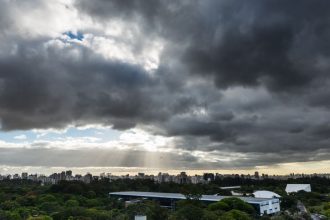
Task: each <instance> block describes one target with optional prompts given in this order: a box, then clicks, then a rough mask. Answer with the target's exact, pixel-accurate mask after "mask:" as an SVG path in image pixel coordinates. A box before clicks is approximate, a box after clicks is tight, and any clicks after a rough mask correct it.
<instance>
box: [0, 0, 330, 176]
mask: <svg viewBox="0 0 330 220" xmlns="http://www.w3.org/2000/svg"><path fill="white" fill-rule="evenodd" d="M0 4H1V7H0V129H1V130H0V173H12V172H22V171H27V172H39V173H46V174H47V173H52V172H58V171H61V170H62V169H72V170H73V171H75V172H80V173H85V172H88V171H89V172H96V173H97V172H113V173H117V172H118V173H123V172H158V171H163V172H168V171H173V172H176V171H180V170H186V171H189V172H191V173H193V172H197V173H198V172H201V173H202V172H204V171H214V172H222V173H240V172H241V173H252V172H254V171H255V170H260V171H262V172H266V173H273V174H287V173H292V172H295V173H296V172H300V173H314V172H318V173H325V172H329V167H330V111H329V110H330V75H329V70H330V62H329V61H330V44H329V39H330V13H329V10H330V1H324V0H314V1H310V0H299V1H298V0H291V1H287V0H268V1H257V0H250V1H244V0H237V1H232V0H203V1H202V0H182V1H175V0H150V1H149V0H93V1H90V0H56V1H44V0H25V1H17V0H0Z"/></svg>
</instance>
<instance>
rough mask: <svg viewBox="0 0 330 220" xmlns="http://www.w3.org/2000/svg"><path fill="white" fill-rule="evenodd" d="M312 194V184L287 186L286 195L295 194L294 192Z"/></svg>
mask: <svg viewBox="0 0 330 220" xmlns="http://www.w3.org/2000/svg"><path fill="white" fill-rule="evenodd" d="M299 191H305V192H312V189H311V185H310V184H287V185H286V188H285V192H286V193H293V192H299Z"/></svg>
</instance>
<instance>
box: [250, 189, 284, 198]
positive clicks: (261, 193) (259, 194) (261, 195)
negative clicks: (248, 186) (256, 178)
mask: <svg viewBox="0 0 330 220" xmlns="http://www.w3.org/2000/svg"><path fill="white" fill-rule="evenodd" d="M253 195H254V198H267V199H271V198H281V196H280V195H279V194H277V193H274V192H271V191H267V190H260V191H255V192H254V193H253Z"/></svg>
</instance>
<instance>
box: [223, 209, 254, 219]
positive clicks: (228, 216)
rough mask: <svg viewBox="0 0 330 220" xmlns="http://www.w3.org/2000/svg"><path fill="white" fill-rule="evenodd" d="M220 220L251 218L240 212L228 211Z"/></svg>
mask: <svg viewBox="0 0 330 220" xmlns="http://www.w3.org/2000/svg"><path fill="white" fill-rule="evenodd" d="M220 219H222V220H252V218H251V217H250V216H249V215H248V214H247V213H245V212H242V211H240V210H236V209H233V210H230V211H229V212H226V213H225V214H223V215H222V216H221V218H220Z"/></svg>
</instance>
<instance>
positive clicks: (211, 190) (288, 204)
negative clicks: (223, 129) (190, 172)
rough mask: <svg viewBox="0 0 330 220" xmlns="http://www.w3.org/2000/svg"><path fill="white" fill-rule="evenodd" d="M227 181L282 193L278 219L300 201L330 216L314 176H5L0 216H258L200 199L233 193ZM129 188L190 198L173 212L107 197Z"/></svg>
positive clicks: (325, 188) (244, 207)
mask: <svg viewBox="0 0 330 220" xmlns="http://www.w3.org/2000/svg"><path fill="white" fill-rule="evenodd" d="M287 183H310V184H311V185H312V189H313V192H312V193H305V192H299V193H296V194H294V195H291V196H287V195H285V194H284V188H285V185H286V184H287ZM229 185H241V186H242V188H241V189H240V191H241V192H242V193H245V194H249V193H250V192H253V190H259V189H268V190H272V191H275V192H277V193H279V194H281V195H283V197H282V202H281V208H282V210H284V209H286V210H287V212H285V213H282V215H281V216H277V217H276V219H295V215H294V213H296V212H297V211H298V210H297V208H296V203H297V201H298V200H299V201H302V202H303V203H304V204H305V205H306V206H307V208H308V209H309V210H310V211H312V212H318V213H323V214H325V215H329V216H330V203H329V202H330V201H329V196H328V193H329V186H330V181H329V180H327V179H324V178H314V177H313V178H304V179H297V180H286V181H280V180H267V179H266V180H259V181H255V180H247V179H242V178H224V179H221V180H220V179H217V180H215V181H213V182H211V183H209V184H198V185H192V184H185V185H180V184H176V183H162V184H159V183H156V182H154V181H152V180H144V179H137V180H130V179H121V180H115V181H111V182H109V180H108V179H102V180H98V181H93V182H92V183H90V184H84V183H83V182H67V181H62V182H60V183H58V184H56V185H48V186H41V185H40V183H36V182H31V181H26V180H24V181H23V180H6V181H1V182H0V219H1V220H23V219H24V220H25V219H29V220H32V219H35V220H37V219H39V220H42V219H45V220H48V219H54V220H64V219H65V220H66V219H70V220H73V219H77V220H78V219H85V220H91V219H97V220H103V219H118V220H120V219H123V220H124V219H125V220H126V219H127V220H129V219H132V218H133V216H134V215H136V214H145V215H147V216H148V220H152V219H155V220H159V219H170V220H184V219H187V220H194V219H196V220H197V219H198V220H200V219H202V220H213V219H214V220H215V219H224V220H228V219H242V220H244V219H257V218H260V217H258V216H257V215H256V211H255V210H254V208H253V207H252V206H250V205H249V204H247V203H245V202H243V201H242V200H239V199H237V198H230V199H225V200H221V201H220V202H217V203H213V204H211V205H208V206H207V205H205V204H203V203H201V202H200V201H199V200H198V198H199V196H200V195H201V194H220V195H229V194H230V192H229V191H225V190H221V189H220V186H229ZM126 190H136V191H158V192H181V193H183V194H185V195H186V197H187V198H189V199H188V200H184V201H180V202H178V204H177V206H176V207H177V209H176V210H175V211H173V212H172V211H170V210H167V209H164V208H162V207H160V206H159V204H157V203H156V202H153V201H142V202H140V203H136V204H132V205H129V206H128V207H127V208H125V205H124V203H123V202H122V201H120V200H117V199H114V198H110V197H109V196H108V195H109V194H108V193H109V192H115V191H126ZM290 213H291V214H290ZM296 217H297V216H296ZM298 217H299V216H298ZM298 217H297V218H298ZM263 219H268V217H263Z"/></svg>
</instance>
